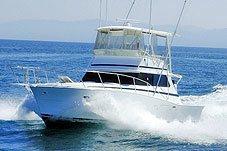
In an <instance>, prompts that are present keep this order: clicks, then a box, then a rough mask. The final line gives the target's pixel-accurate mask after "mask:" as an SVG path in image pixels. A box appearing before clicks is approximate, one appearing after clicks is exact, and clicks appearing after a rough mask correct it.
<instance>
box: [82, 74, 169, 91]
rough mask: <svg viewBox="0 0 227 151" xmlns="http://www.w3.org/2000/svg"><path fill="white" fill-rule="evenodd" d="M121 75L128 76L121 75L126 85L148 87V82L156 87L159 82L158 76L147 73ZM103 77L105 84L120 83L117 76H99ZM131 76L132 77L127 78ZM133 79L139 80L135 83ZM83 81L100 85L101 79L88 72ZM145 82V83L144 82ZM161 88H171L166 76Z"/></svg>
mask: <svg viewBox="0 0 227 151" xmlns="http://www.w3.org/2000/svg"><path fill="white" fill-rule="evenodd" d="M119 74H124V75H126V76H122V75H119V79H120V82H121V84H126V85H134V82H135V84H136V85H144V86H145V85H147V84H146V83H145V82H148V83H149V84H150V85H152V86H156V85H157V83H158V80H159V76H160V75H158V74H147V73H119ZM99 75H100V76H101V79H102V82H104V83H107V82H109V83H119V81H118V77H117V75H116V74H107V73H100V74H99ZM127 76H130V77H127ZM131 77H135V78H138V79H141V80H138V79H135V81H133V78H131ZM82 80H83V81H92V82H97V83H100V82H101V81H100V78H99V76H98V73H93V72H87V73H86V74H85V75H84V77H83V79H82ZM143 81H145V82H143ZM159 86H161V87H169V84H168V79H167V77H166V75H162V76H161V78H160V82H159Z"/></svg>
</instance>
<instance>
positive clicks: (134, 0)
mask: <svg viewBox="0 0 227 151" xmlns="http://www.w3.org/2000/svg"><path fill="white" fill-rule="evenodd" d="M135 2H136V0H133V2H132V5H131V7H130V9H129V11H128V14H127V16H126V18H125V22H124V24H123V25H125V24H126V23H127V20H128V17H129V15H130V13H131V11H132V8H133V6H134V4H135Z"/></svg>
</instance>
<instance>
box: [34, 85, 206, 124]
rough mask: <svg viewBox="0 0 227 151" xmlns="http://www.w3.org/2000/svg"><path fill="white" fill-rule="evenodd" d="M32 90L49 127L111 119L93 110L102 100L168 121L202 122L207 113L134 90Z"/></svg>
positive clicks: (199, 108) (57, 88)
mask: <svg viewBox="0 0 227 151" xmlns="http://www.w3.org/2000/svg"><path fill="white" fill-rule="evenodd" d="M31 90H32V92H33V95H34V97H35V99H36V102H37V105H38V108H39V112H40V115H39V116H40V117H41V118H42V119H43V121H44V122H45V123H46V125H51V123H52V122H56V121H58V123H59V122H61V121H68V122H78V121H79V122H81V121H82V122H95V121H102V120H108V119H106V117H105V115H104V116H103V115H102V114H99V113H97V112H96V111H95V110H93V109H92V105H93V106H94V105H96V104H92V103H95V101H99V104H97V105H99V106H100V105H102V104H105V106H108V105H111V103H109V102H110V101H111V100H114V101H115V102H117V103H118V104H119V105H122V106H125V108H130V107H132V106H136V107H139V108H143V109H145V110H146V111H148V112H150V113H151V114H153V115H155V116H156V117H158V118H162V119H165V120H167V121H173V120H178V121H186V120H188V119H191V120H193V121H198V120H199V119H200V115H201V112H202V110H203V107H202V106H187V105H178V104H174V103H171V102H169V101H167V100H164V99H160V98H155V97H153V96H148V95H141V94H138V93H135V92H134V91H131V92H124V91H120V90H106V89H89V88H84V89H82V88H60V87H31ZM100 99H101V100H102V101H100ZM110 99H111V100H110ZM130 105H131V106H130ZM110 108H111V106H110V107H109V108H108V107H107V108H104V110H108V109H110ZM112 111H113V110H112ZM105 112H106V113H107V112H108V111H105Z"/></svg>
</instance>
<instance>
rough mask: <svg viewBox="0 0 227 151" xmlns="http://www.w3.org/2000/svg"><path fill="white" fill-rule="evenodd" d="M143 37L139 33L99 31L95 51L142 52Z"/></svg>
mask: <svg viewBox="0 0 227 151" xmlns="http://www.w3.org/2000/svg"><path fill="white" fill-rule="evenodd" d="M144 47H145V46H144V35H143V34H142V33H141V32H139V31H127V30H125V31H124V30H115V31H108V32H104V31H99V32H98V34H97V38H96V43H95V49H127V50H141V49H142V50H144Z"/></svg>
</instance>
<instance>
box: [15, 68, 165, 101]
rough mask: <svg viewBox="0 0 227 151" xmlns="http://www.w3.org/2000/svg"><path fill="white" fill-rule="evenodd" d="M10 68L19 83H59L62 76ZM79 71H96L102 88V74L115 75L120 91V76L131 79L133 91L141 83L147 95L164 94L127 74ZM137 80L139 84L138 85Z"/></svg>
mask: <svg viewBox="0 0 227 151" xmlns="http://www.w3.org/2000/svg"><path fill="white" fill-rule="evenodd" d="M11 70H12V72H13V74H14V76H15V77H16V81H17V83H18V84H20V85H29V84H43V83H50V82H51V81H50V79H53V78H54V77H55V80H56V81H55V82H59V83H61V82H60V81H59V79H60V77H62V76H59V75H57V74H56V72H55V71H54V70H42V69H40V68H38V67H24V66H16V67H11ZM18 72H20V73H18ZM77 72H80V71H78V70H77ZM81 72H84V73H96V74H97V75H98V77H99V80H100V83H101V85H102V88H103V89H105V88H108V86H109V85H108V86H107V85H106V83H105V81H104V80H103V78H102V74H108V75H115V76H116V77H117V80H118V83H117V84H118V88H119V89H120V90H121V91H122V89H123V88H124V86H125V85H124V84H123V82H122V81H121V77H127V78H129V79H131V80H132V81H133V83H131V84H129V85H130V86H132V88H133V89H134V90H135V92H137V90H140V89H139V88H138V87H139V86H141V85H142V86H146V90H147V92H148V95H149V94H155V93H158V94H160V95H161V96H163V97H164V98H165V96H164V95H162V94H161V93H159V91H156V92H155V91H154V90H155V86H152V85H151V84H150V83H148V82H147V81H144V80H142V79H139V78H136V77H133V76H129V75H125V74H121V73H112V72H104V71H81ZM41 73H42V74H41ZM77 74H78V73H77ZM50 75H51V78H50ZM70 80H71V79H70ZM137 81H139V82H140V83H141V84H140V85H138V84H137ZM78 82H80V83H82V84H83V86H84V88H87V87H89V84H87V83H86V81H83V79H82V78H81V79H80V80H78ZM71 83H75V82H73V81H72V82H71ZM61 84H62V83H61ZM140 88H141V87H140ZM143 89H144V87H143Z"/></svg>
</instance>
